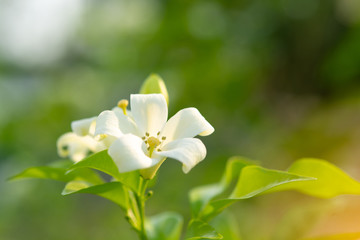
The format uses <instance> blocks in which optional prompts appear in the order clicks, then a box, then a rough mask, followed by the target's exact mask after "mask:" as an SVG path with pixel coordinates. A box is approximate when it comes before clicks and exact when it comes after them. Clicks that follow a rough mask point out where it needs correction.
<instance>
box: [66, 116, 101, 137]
mask: <svg viewBox="0 0 360 240" xmlns="http://www.w3.org/2000/svg"><path fill="white" fill-rule="evenodd" d="M95 120H96V117H91V118H85V119H81V120H77V121H73V122H72V123H71V129H72V131H73V132H74V133H76V134H77V135H79V136H86V135H88V134H89V133H91V131H90V130H91V127H93V126H94V123H95Z"/></svg>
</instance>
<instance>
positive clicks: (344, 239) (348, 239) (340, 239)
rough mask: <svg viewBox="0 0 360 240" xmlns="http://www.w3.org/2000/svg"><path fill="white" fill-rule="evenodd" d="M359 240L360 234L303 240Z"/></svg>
mask: <svg viewBox="0 0 360 240" xmlns="http://www.w3.org/2000/svg"><path fill="white" fill-rule="evenodd" d="M359 238H360V233H344V234H336V235H331V236H323V237H315V238H306V239H303V240H358V239H359Z"/></svg>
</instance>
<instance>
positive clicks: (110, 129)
mask: <svg viewBox="0 0 360 240" xmlns="http://www.w3.org/2000/svg"><path fill="white" fill-rule="evenodd" d="M100 134H106V135H109V136H113V137H120V136H122V135H123V133H122V132H121V131H120V128H119V120H118V118H117V116H116V114H115V113H114V112H113V111H109V110H106V111H103V112H102V113H100V115H99V116H98V117H97V119H96V127H95V136H98V135H100Z"/></svg>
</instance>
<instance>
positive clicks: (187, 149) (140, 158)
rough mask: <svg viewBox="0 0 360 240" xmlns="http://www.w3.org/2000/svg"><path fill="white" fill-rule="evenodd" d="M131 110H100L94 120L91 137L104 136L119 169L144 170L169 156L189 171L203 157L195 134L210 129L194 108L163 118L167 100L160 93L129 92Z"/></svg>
mask: <svg viewBox="0 0 360 240" xmlns="http://www.w3.org/2000/svg"><path fill="white" fill-rule="evenodd" d="M130 104H131V112H130V111H126V105H127V104H126V105H125V106H120V105H119V106H120V107H121V108H122V110H121V108H115V109H113V110H112V111H104V112H102V113H101V114H100V115H99V116H98V118H97V120H96V130H95V136H96V135H100V136H107V137H106V138H108V137H110V138H111V139H112V140H111V141H108V147H109V149H108V153H109V155H110V156H111V157H112V159H113V160H114V162H115V164H116V165H117V166H118V168H119V171H120V172H129V171H133V170H138V169H146V168H149V167H152V166H155V165H156V164H158V163H161V162H162V161H163V160H164V159H165V158H167V157H170V158H174V159H176V160H178V161H180V162H181V163H182V164H183V171H184V172H185V173H187V172H189V171H190V170H191V169H192V168H193V167H194V166H195V165H196V164H197V163H199V162H200V161H202V160H203V159H204V158H205V156H206V148H205V146H204V144H203V143H202V142H201V141H200V140H199V139H197V138H193V137H195V136H196V135H201V136H207V135H209V134H211V133H212V132H213V131H214V128H213V127H212V126H211V125H210V123H208V122H207V121H206V120H205V118H204V117H203V116H202V115H201V114H200V112H199V111H198V110H197V109H196V108H186V109H182V110H180V111H179V112H178V113H176V114H175V115H174V116H173V117H172V118H170V119H169V121H167V118H168V109H167V103H166V100H165V98H164V96H163V95H161V94H132V95H131V97H130Z"/></svg>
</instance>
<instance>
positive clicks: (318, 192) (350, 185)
mask: <svg viewBox="0 0 360 240" xmlns="http://www.w3.org/2000/svg"><path fill="white" fill-rule="evenodd" d="M288 171H289V172H291V173H296V174H301V175H305V176H311V177H315V178H316V179H317V180H316V181H312V182H302V183H294V184H292V186H291V188H292V189H294V190H297V191H300V192H302V193H305V194H308V195H311V196H314V197H319V198H331V197H335V196H338V195H341V194H360V183H359V182H357V181H355V180H354V179H352V178H351V177H350V176H349V175H347V174H346V173H344V172H343V171H342V170H341V169H339V168H338V167H336V166H335V165H333V164H331V163H329V162H326V161H324V160H319V159H312V158H305V159H300V160H298V161H296V162H295V163H294V164H293V165H291V167H290V168H289V170H288ZM284 187H286V186H284Z"/></svg>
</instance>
